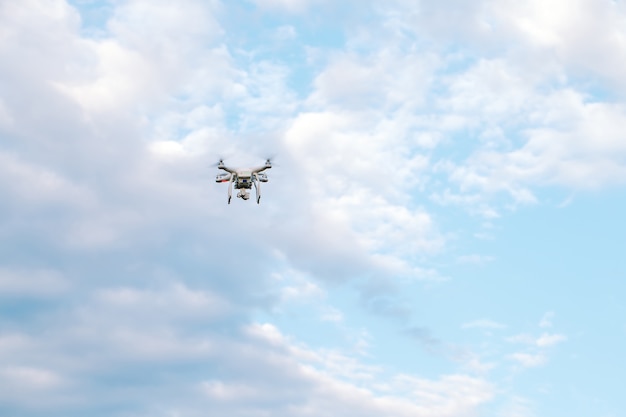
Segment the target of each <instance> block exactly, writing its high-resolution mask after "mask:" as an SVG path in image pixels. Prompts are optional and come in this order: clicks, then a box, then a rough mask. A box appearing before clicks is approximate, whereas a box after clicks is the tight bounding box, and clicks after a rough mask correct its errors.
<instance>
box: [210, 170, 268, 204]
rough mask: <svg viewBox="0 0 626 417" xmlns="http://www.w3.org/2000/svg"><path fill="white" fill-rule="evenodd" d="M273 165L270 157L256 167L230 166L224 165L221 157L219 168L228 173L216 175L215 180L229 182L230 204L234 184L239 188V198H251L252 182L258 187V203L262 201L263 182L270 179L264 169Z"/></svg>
mask: <svg viewBox="0 0 626 417" xmlns="http://www.w3.org/2000/svg"><path fill="white" fill-rule="evenodd" d="M271 167H272V161H271V160H269V159H267V160H266V161H265V165H262V166H260V167H256V168H229V167H227V166H226V165H224V161H223V160H222V159H220V161H219V162H218V164H217V168H218V169H222V170H224V171H226V173H224V174H218V175H217V177H215V182H228V183H229V184H228V204H230V199H231V198H232V193H233V184H234V185H235V189H236V190H239V193H238V194H237V198H241V199H243V200H248V199H249V198H250V193H249V192H248V190H249V189H251V188H252V184H254V188H255V189H256V203H257V204H259V203H260V201H261V183H262V182H267V181H268V179H267V174H265V173H264V172H262V171H265V170H266V169H270V168H271Z"/></svg>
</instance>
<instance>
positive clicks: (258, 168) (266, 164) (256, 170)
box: [252, 159, 272, 174]
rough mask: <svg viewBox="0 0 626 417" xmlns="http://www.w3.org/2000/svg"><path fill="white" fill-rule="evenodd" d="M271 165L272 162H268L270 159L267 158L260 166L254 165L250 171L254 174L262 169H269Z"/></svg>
mask: <svg viewBox="0 0 626 417" xmlns="http://www.w3.org/2000/svg"><path fill="white" fill-rule="evenodd" d="M271 167H272V163H271V162H270V160H269V159H268V160H267V161H265V165H263V166H260V167H256V168H253V169H252V173H253V174H256V173H259V172H262V171H265V170H266V169H270V168H271Z"/></svg>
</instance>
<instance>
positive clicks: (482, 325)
mask: <svg viewBox="0 0 626 417" xmlns="http://www.w3.org/2000/svg"><path fill="white" fill-rule="evenodd" d="M461 327H462V328H463V329H476V328H477V329H485V330H498V329H505V328H506V327H507V326H506V325H504V324H501V323H498V322H496V321H493V320H490V319H481V320H474V321H471V322H468V323H464V324H463V325H462V326H461Z"/></svg>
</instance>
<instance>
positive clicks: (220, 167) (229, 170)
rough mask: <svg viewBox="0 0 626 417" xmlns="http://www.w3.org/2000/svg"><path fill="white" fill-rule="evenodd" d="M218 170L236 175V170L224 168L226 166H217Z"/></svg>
mask: <svg viewBox="0 0 626 417" xmlns="http://www.w3.org/2000/svg"><path fill="white" fill-rule="evenodd" d="M217 168H218V169H223V170H224V171H226V172H229V173H231V174H234V173H235V170H234V169H232V168H228V167H227V166H224V165H218V166H217Z"/></svg>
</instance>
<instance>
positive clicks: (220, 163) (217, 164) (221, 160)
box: [211, 158, 224, 167]
mask: <svg viewBox="0 0 626 417" xmlns="http://www.w3.org/2000/svg"><path fill="white" fill-rule="evenodd" d="M220 165H224V158H220V160H219V162H216V163H214V164H211V166H212V167H217V166H220Z"/></svg>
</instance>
